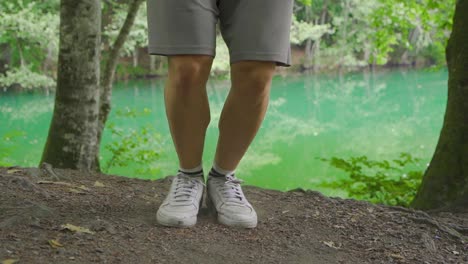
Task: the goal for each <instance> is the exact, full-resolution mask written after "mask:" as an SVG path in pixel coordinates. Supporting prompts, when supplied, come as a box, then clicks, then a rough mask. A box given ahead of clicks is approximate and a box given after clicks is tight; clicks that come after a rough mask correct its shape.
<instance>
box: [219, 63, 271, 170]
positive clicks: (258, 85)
mask: <svg viewBox="0 0 468 264" xmlns="http://www.w3.org/2000/svg"><path fill="white" fill-rule="evenodd" d="M275 67H276V66H275V63H274V62H261V61H240V62H237V63H234V64H232V65H231V80H232V87H231V90H230V92H229V95H228V97H227V99H226V102H225V104H224V107H223V110H222V112H221V117H220V120H219V125H218V127H219V138H218V145H217V148H216V155H215V162H216V164H217V165H218V166H219V167H220V168H222V169H224V170H229V171H233V170H235V168H236V167H237V165H238V164H239V162H240V160H241V159H242V157H243V156H244V154H245V152H246V151H247V149H248V147H249V146H250V144H251V142H252V141H253V139H254V138H255V135H256V134H257V131H258V130H259V128H260V126H261V123H262V121H263V119H264V117H265V113H266V111H267V107H268V102H269V98H270V86H271V79H272V77H273V74H274V71H275Z"/></svg>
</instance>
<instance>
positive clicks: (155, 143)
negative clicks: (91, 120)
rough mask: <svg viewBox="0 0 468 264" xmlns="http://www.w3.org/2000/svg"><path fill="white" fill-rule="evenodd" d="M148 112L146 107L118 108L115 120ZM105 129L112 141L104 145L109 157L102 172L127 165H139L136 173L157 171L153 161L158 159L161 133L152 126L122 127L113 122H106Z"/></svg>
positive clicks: (160, 148) (147, 113) (136, 116)
mask: <svg viewBox="0 0 468 264" xmlns="http://www.w3.org/2000/svg"><path fill="white" fill-rule="evenodd" d="M150 113H151V111H150V110H149V109H147V108H145V109H143V111H141V112H138V111H136V110H131V109H125V110H120V111H117V113H116V116H117V118H116V120H118V119H122V118H123V119H128V118H138V117H139V116H142V115H149V114H150ZM127 122H128V121H127ZM106 129H107V130H108V131H109V132H110V134H111V137H112V141H111V142H110V143H109V144H106V145H105V146H104V149H106V150H107V151H109V152H110V158H109V160H107V161H106V162H105V165H104V166H103V168H102V170H103V171H104V172H106V173H108V172H109V170H110V169H111V168H114V167H127V166H129V165H141V168H142V169H137V170H136V171H135V173H138V174H154V173H156V172H158V168H157V167H156V166H154V164H153V163H154V162H155V161H157V160H158V159H159V157H160V154H161V153H162V149H163V147H162V146H161V144H160V141H161V135H160V134H158V133H157V132H156V130H155V129H154V128H153V127H151V126H150V125H144V126H141V127H139V128H138V129H122V128H120V127H119V126H118V125H116V123H115V122H107V127H106Z"/></svg>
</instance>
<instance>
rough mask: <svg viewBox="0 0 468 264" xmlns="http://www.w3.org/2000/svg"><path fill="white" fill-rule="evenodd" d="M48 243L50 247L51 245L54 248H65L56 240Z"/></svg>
mask: <svg viewBox="0 0 468 264" xmlns="http://www.w3.org/2000/svg"><path fill="white" fill-rule="evenodd" d="M48 242H49V245H50V246H51V247H52V248H59V247H63V245H62V244H60V242H58V241H57V240H55V239H51V240H49V241H48Z"/></svg>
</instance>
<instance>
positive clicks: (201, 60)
mask: <svg viewBox="0 0 468 264" xmlns="http://www.w3.org/2000/svg"><path fill="white" fill-rule="evenodd" d="M211 61H212V58H211V57H207V56H176V57H171V58H169V78H170V79H171V81H172V83H173V84H174V86H175V87H176V88H189V87H197V86H203V85H204V83H206V81H207V80H208V76H209V73H210V69H211Z"/></svg>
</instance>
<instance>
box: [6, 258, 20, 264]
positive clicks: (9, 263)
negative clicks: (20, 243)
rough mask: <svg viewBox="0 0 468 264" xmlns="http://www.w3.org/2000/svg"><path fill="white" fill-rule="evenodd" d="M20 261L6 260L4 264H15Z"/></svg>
mask: <svg viewBox="0 0 468 264" xmlns="http://www.w3.org/2000/svg"><path fill="white" fill-rule="evenodd" d="M18 261H19V259H4V260H3V261H2V264H13V263H16V262H18Z"/></svg>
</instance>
